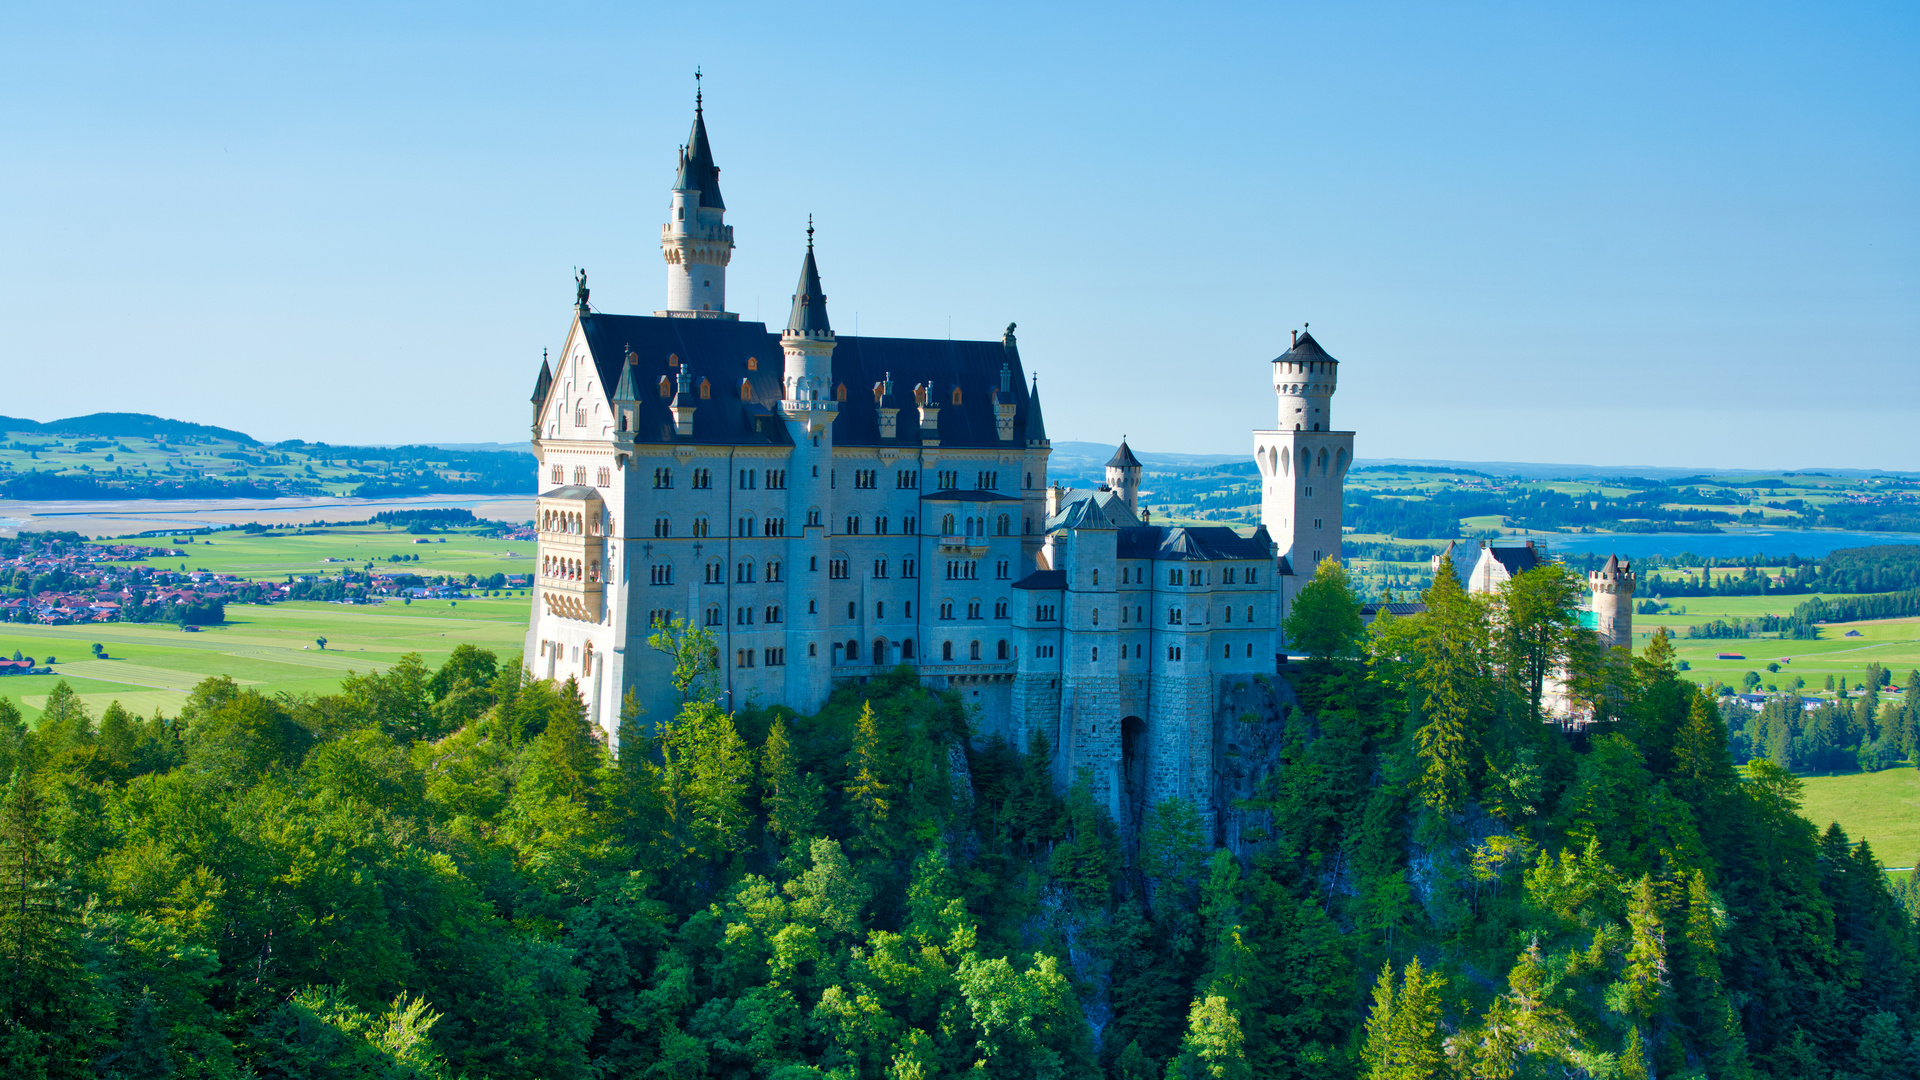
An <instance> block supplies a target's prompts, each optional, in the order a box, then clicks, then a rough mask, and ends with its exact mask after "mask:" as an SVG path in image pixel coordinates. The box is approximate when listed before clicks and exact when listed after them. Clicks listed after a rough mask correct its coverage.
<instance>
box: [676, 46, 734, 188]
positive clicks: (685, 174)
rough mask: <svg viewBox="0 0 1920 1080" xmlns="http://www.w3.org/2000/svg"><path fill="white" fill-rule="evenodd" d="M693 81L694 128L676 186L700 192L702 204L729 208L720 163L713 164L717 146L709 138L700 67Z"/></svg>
mask: <svg viewBox="0 0 1920 1080" xmlns="http://www.w3.org/2000/svg"><path fill="white" fill-rule="evenodd" d="M693 80H694V87H695V89H694V91H693V131H692V132H691V133H689V134H688V135H687V145H686V146H684V147H682V148H681V150H680V175H679V176H677V177H675V178H674V182H673V189H674V190H675V191H698V192H699V193H700V205H701V206H704V207H707V208H709V209H713V210H725V209H726V208H727V204H726V201H725V200H724V199H722V198H721V197H720V166H718V165H715V164H714V163H713V146H712V144H711V143H709V142H708V141H707V118H706V106H705V97H704V94H705V91H704V90H702V89H701V88H700V71H699V69H698V68H696V69H694V72H693Z"/></svg>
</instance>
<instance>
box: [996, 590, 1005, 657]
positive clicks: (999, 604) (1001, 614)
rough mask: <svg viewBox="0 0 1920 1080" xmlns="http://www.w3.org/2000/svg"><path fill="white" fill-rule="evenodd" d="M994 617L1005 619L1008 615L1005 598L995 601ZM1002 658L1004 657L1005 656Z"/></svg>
mask: <svg viewBox="0 0 1920 1080" xmlns="http://www.w3.org/2000/svg"><path fill="white" fill-rule="evenodd" d="M993 617H994V618H996V619H1004V618H1006V617H1007V602H1006V601H1005V600H995V601H994V602H993ZM1002 659H1004V657H1003V658H1002Z"/></svg>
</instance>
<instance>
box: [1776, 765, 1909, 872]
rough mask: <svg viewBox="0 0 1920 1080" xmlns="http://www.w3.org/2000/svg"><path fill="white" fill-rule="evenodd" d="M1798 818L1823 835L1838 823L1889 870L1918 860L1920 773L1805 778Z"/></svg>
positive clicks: (1900, 769) (1903, 769)
mask: <svg viewBox="0 0 1920 1080" xmlns="http://www.w3.org/2000/svg"><path fill="white" fill-rule="evenodd" d="M1800 782H1801V783H1802V784H1803V785H1804V791H1803V795H1804V801H1803V802H1802V804H1801V808H1800V813H1801V814H1802V815H1803V816H1805V817H1806V819H1807V820H1809V821H1811V822H1813V823H1814V825H1816V826H1818V827H1819V828H1820V829H1821V830H1822V831H1825V830H1826V827H1827V826H1828V825H1830V824H1832V823H1834V822H1839V823H1840V827H1841V828H1842V829H1845V830H1846V833H1847V837H1848V839H1851V840H1865V841H1867V842H1868V843H1870V844H1872V845H1873V853H1874V855H1875V856H1876V857H1878V858H1879V860H1880V861H1881V862H1882V863H1884V864H1886V865H1887V866H1912V865H1914V859H1915V857H1916V856H1920V770H1916V769H1915V768H1914V767H1913V766H1912V765H1906V764H1903V765H1900V766H1897V767H1895V768H1892V769H1886V770H1883V771H1881V772H1875V773H1843V774H1841V775H1839V776H1807V777H1802V778H1801V781H1800Z"/></svg>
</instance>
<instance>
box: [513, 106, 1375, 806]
mask: <svg viewBox="0 0 1920 1080" xmlns="http://www.w3.org/2000/svg"><path fill="white" fill-rule="evenodd" d="M719 173H720V170H719V168H718V167H717V166H716V165H715V164H714V160H713V153H712V149H711V147H710V145H709V142H708V137H707V129H706V122H705V119H704V116H703V115H702V110H701V109H700V107H699V104H698V101H697V100H696V106H695V111H694V120H693V130H692V134H691V135H690V137H689V139H688V143H687V146H686V147H684V148H683V149H682V150H681V153H680V168H679V174H678V176H677V178H676V179H675V181H674V184H673V190H672V202H671V206H670V211H669V214H670V217H669V220H668V221H667V223H666V224H665V225H664V226H662V228H661V237H660V247H661V251H662V253H663V255H664V256H665V259H666V264H667V307H666V309H665V310H662V311H656V312H654V313H653V314H652V315H651V316H634V315H609V314H605V313H603V312H599V311H595V310H593V309H592V308H591V307H590V306H589V305H588V303H587V299H588V292H587V288H586V284H585V276H584V274H583V275H582V276H581V278H580V280H579V283H578V291H577V296H576V303H575V308H574V318H573V323H572V326H571V327H570V328H569V330H568V332H567V338H566V344H565V346H564V347H563V348H562V349H561V350H560V352H559V358H558V363H557V364H556V365H553V366H552V367H549V366H548V365H547V364H546V363H543V364H542V366H541V370H540V374H539V377H538V382H537V384H536V385H535V388H534V393H533V451H534V454H535V456H536V457H537V458H538V459H539V484H540V490H541V494H540V496H539V505H538V524H539V529H540V543H539V565H538V578H537V581H536V586H535V594H536V599H535V602H534V606H533V617H532V621H531V624H530V625H529V627H528V628H527V640H526V653H525V655H526V662H527V664H528V666H529V667H531V668H532V669H533V670H534V672H535V674H536V675H539V676H542V677H550V678H561V679H564V678H567V677H569V676H571V677H573V678H575V679H577V680H578V682H579V685H580V688H581V691H582V694H583V695H584V697H585V700H586V702H587V706H588V708H589V710H590V711H591V715H592V718H593V720H594V721H595V722H596V723H597V724H599V725H600V726H601V727H602V728H603V729H605V730H606V731H607V732H608V734H609V736H610V737H611V736H613V735H614V734H615V733H616V732H617V729H618V725H619V713H620V706H621V700H622V697H623V695H624V694H625V693H626V692H627V691H629V690H632V691H634V692H635V693H636V694H637V695H638V698H639V700H640V702H641V703H642V704H643V705H644V706H645V708H646V709H647V710H648V714H649V715H650V716H652V717H655V718H659V717H665V716H669V715H671V714H672V711H673V710H674V709H675V708H676V706H677V699H676V696H675V692H674V688H673V687H672V685H671V683H670V680H669V672H670V667H671V662H670V660H669V658H668V657H667V656H665V655H664V654H662V653H661V652H659V651H656V650H655V649H653V648H651V647H649V645H648V638H649V637H650V636H651V635H652V634H653V632H654V628H655V627H658V626H661V625H669V624H672V623H673V622H674V621H675V620H681V619H684V620H686V622H687V623H688V624H689V625H691V626H697V627H704V628H705V629H706V630H708V631H710V632H712V634H713V635H714V637H715V640H716V641H717V643H718V645H719V659H720V663H721V669H722V670H721V673H720V675H721V680H722V686H723V688H724V692H725V693H726V694H727V695H729V704H732V705H741V704H745V703H747V702H749V701H754V700H757V701H760V702H763V703H776V702H777V703H783V704H786V705H789V706H791V707H793V708H795V709H799V710H803V711H811V710H814V709H817V708H818V707H819V706H820V705H821V704H822V703H823V702H824V701H825V700H826V698H827V696H828V694H829V692H830V691H831V690H832V688H833V686H834V685H835V683H836V682H839V681H842V680H863V679H865V678H868V677H871V676H873V675H875V674H877V673H879V672H882V671H885V670H887V669H889V668H891V667H893V666H894V665H897V664H908V665H912V666H913V667H914V668H915V669H916V671H917V672H918V674H919V676H920V677H921V678H922V679H923V680H924V681H925V682H926V683H927V684H929V685H931V686H935V687H939V688H951V689H954V690H956V691H958V692H959V693H960V694H961V696H962V698H963V699H964V700H965V701H966V702H967V703H969V704H970V705H974V706H977V707H978V708H977V713H976V727H977V729H978V730H979V732H980V733H981V734H983V735H991V734H1001V735H1004V736H1006V737H1007V738H1008V739H1010V740H1012V741H1013V742H1014V743H1015V744H1016V745H1019V746H1021V747H1025V746H1028V745H1029V744H1030V740H1031V739H1032V738H1033V737H1035V736H1044V737H1045V738H1046V739H1047V740H1048V742H1049V743H1050V744H1051V746H1052V747H1053V750H1054V761H1055V776H1056V779H1057V780H1058V781H1059V782H1061V783H1063V784H1064V783H1067V782H1070V781H1071V780H1072V778H1073V777H1074V775H1075V774H1076V773H1077V772H1078V770H1080V769H1083V768H1084V769H1090V770H1091V771H1092V776H1093V781H1094V785H1095V789H1096V791H1097V792H1098V794H1099V797H1100V798H1101V799H1102V800H1103V801H1104V802H1106V804H1107V805H1108V806H1109V808H1110V809H1111V811H1112V812H1113V813H1114V815H1115V817H1116V818H1117V819H1118V818H1121V817H1122V808H1123V806H1124V807H1127V808H1128V809H1132V810H1136V811H1137V808H1138V807H1139V806H1141V805H1143V804H1150V803H1152V802H1157V801H1159V800H1161V799H1164V798H1168V797H1173V796H1184V797H1188V798H1192V799H1194V800H1195V801H1196V803H1198V804H1199V805H1200V807H1201V808H1202V811H1203V813H1206V814H1208V815H1209V816H1211V805H1212V801H1213V800H1211V799H1210V798H1209V795H1210V794H1211V793H1212V792H1213V791H1215V785H1214V783H1213V779H1212V777H1213V775H1214V773H1215V771H1216V769H1217V768H1218V765H1219V762H1218V759H1217V755H1218V754H1219V753H1220V748H1219V746H1218V745H1217V743H1218V742H1219V740H1218V739H1217V738H1216V737H1215V734H1214V733H1215V730H1216V716H1217V714H1218V713H1219V711H1220V709H1221V708H1223V707H1224V700H1225V699H1224V695H1225V694H1226V693H1227V692H1228V689H1229V687H1230V686H1232V685H1233V684H1235V683H1238V684H1240V685H1242V686H1244V685H1245V684H1246V683H1247V682H1248V681H1249V680H1250V679H1252V678H1253V677H1255V676H1257V675H1261V674H1264V673H1271V672H1273V671H1274V669H1275V666H1276V664H1277V663H1283V662H1284V659H1285V657H1284V643H1283V642H1282V641H1281V635H1280V629H1279V627H1280V624H1281V620H1282V619H1283V618H1284V616H1285V613H1286V608H1287V603H1288V599H1289V597H1290V596H1291V594H1292V592H1293V591H1294V589H1295V588H1296V587H1297V583H1298V581H1301V580H1304V578H1299V579H1296V577H1295V575H1296V573H1298V574H1301V575H1307V574H1310V573H1311V572H1312V568H1313V566H1314V564H1315V563H1316V562H1318V560H1320V559H1322V558H1325V557H1335V558H1337V557H1338V556H1339V554H1340V535H1341V529H1340V513H1341V495H1342V487H1343V483H1344V478H1345V475H1346V472H1347V469H1348V466H1349V465H1350V464H1351V462H1352V455H1353V433H1352V432H1350V431H1347V432H1343V431H1334V430H1332V418H1331V413H1330V407H1331V400H1332V395H1333V392H1334V388H1335V383H1336V373H1337V371H1338V366H1339V365H1338V364H1337V362H1336V361H1335V360H1334V359H1333V357H1331V356H1329V355H1327V353H1326V352H1325V351H1324V350H1322V349H1321V348H1320V346H1319V344H1318V343H1316V342H1315V341H1314V340H1313V338H1312V337H1310V336H1308V335H1306V334H1304V333H1302V334H1297V335H1296V336H1295V339H1294V341H1293V343H1292V346H1291V348H1289V349H1288V351H1287V352H1286V353H1285V354H1283V355H1282V356H1280V357H1279V358H1278V359H1276V360H1274V361H1273V362H1272V364H1271V369H1272V377H1273V388H1274V392H1275V393H1276V395H1278V398H1279V418H1278V422H1277V423H1276V425H1275V427H1274V429H1273V430H1270V431H1259V432H1255V433H1254V444H1255V458H1256V461H1257V462H1258V465H1259V472H1260V477H1261V487H1262V497H1261V524H1260V526H1259V527H1258V528H1256V529H1255V530H1254V531H1253V534H1252V535H1251V536H1242V535H1240V534H1239V533H1237V532H1235V531H1234V530H1233V529H1231V528H1228V527H1225V526H1217V527H1203V528H1179V527H1167V526H1159V525H1153V524H1150V523H1149V521H1148V514H1147V512H1146V511H1145V510H1143V508H1142V507H1141V506H1140V505H1139V492H1140V475H1141V465H1140V462H1139V461H1138V460H1137V459H1136V458H1135V457H1134V455H1133V453H1132V451H1131V450H1130V449H1129V448H1128V447H1127V445H1126V443H1125V441H1124V440H1123V441H1122V442H1121V445H1120V449H1119V451H1118V452H1117V453H1116V454H1115V455H1114V457H1113V460H1112V461H1110V462H1108V464H1107V470H1106V479H1107V482H1106V483H1105V484H1104V485H1101V486H1100V487H1098V488H1097V489H1092V490H1072V489H1067V488H1063V487H1060V486H1058V485H1056V484H1054V483H1052V482H1051V481H1050V480H1049V478H1048V475H1047V459H1048V455H1049V454H1050V452H1051V450H1050V444H1049V443H1048V441H1047V432H1046V425H1045V423H1044V421H1043V420H1042V417H1041V408H1040V394H1039V389H1038V386H1037V383H1030V382H1029V380H1028V379H1027V377H1026V374H1025V370H1024V368H1023V367H1022V365H1021V361H1020V350H1019V346H1018V344H1017V342H1016V341H1015V339H1014V333H1013V331H1014V327H1013V326H1012V325H1009V326H1008V327H1007V332H1006V334H1005V335H1004V336H1002V337H1001V339H1000V340H998V341H953V340H947V339H930V338H929V339H921V338H876V337H841V336H838V335H836V334H835V333H834V331H833V327H832V324H831V322H830V320H829V319H828V315H827V297H826V294H825V293H824V292H823V291H822V289H821V285H820V273H819V268H818V265H817V263H816V261H815V257H814V250H813V229H812V227H811V225H809V227H808V230H807V233H808V239H807V250H806V254H805V255H804V257H803V259H802V261H801V266H800V281H799V286H798V288H797V289H796V291H795V293H794V296H793V305H792V309H791V312H790V314H789V316H788V319H787V325H786V328H785V329H784V331H781V332H778V333H775V332H772V331H770V330H769V329H768V328H767V326H766V325H765V324H763V323H755V322H743V321H741V320H740V319H739V317H738V316H737V315H735V314H733V313H731V312H728V311H727V310H726V274H727V265H728V263H729V262H730V260H731V258H732V254H733V248H734V243H733V230H732V228H731V227H730V226H728V225H726V224H725V222H724V218H725V215H726V204H725V203H724V202H723V201H722V199H721V197H720V186H719ZM1296 568H1297V569H1296Z"/></svg>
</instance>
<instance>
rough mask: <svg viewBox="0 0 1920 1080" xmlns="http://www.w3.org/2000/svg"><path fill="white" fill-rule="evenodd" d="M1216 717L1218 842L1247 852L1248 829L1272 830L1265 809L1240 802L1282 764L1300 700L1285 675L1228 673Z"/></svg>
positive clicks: (1262, 832) (1257, 831)
mask: <svg viewBox="0 0 1920 1080" xmlns="http://www.w3.org/2000/svg"><path fill="white" fill-rule="evenodd" d="M1216 700H1217V701H1218V703H1219V704H1218V706H1217V707H1216V708H1215V710H1214V717H1213V748H1214V749H1213V784H1212V791H1213V805H1212V809H1213V821H1214V837H1213V840H1214V843H1216V844H1219V845H1222V846H1224V847H1226V848H1227V849H1229V850H1230V851H1232V852H1233V853H1234V854H1235V855H1238V856H1243V857H1244V855H1245V854H1246V852H1245V850H1244V848H1245V847H1246V846H1247V841H1246V839H1244V834H1246V833H1247V832H1248V831H1249V830H1252V831H1253V833H1254V835H1255V836H1261V835H1265V834H1270V833H1271V832H1272V831H1273V822H1272V820H1271V815H1269V814H1268V813H1267V811H1265V810H1243V809H1240V808H1239V806H1238V804H1239V803H1240V802H1241V801H1242V800H1245V799H1250V798H1252V797H1253V796H1254V794H1255V793H1256V792H1257V791H1258V790H1259V787H1260V783H1261V781H1263V780H1265V779H1266V778H1267V777H1268V776H1269V775H1270V774H1272V773H1273V772H1274V771H1275V770H1277V769H1278V768H1279V767H1280V748H1281V746H1282V744H1283V743H1284V741H1285V738H1286V723H1287V714H1288V710H1289V709H1290V708H1292V707H1294V706H1297V705H1298V704H1299V698H1298V697H1296V696H1295V694H1294V692H1293V686H1292V685H1291V684H1290V683H1288V682H1287V680H1286V677H1285V676H1280V675H1253V676H1226V677H1223V678H1222V679H1221V680H1220V689H1219V693H1218V695H1217V696H1216Z"/></svg>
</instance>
